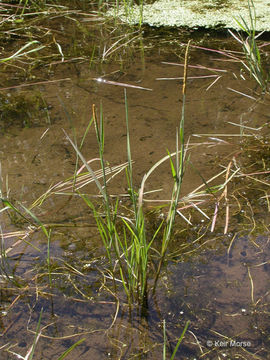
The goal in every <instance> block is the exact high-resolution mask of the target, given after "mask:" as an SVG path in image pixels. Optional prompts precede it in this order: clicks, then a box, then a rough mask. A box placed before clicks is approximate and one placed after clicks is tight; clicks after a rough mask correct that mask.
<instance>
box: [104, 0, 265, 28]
mask: <svg viewBox="0 0 270 360" xmlns="http://www.w3.org/2000/svg"><path fill="white" fill-rule="evenodd" d="M253 3H254V7H255V11H256V30H257V31H263V30H265V31H270V23H269V18H270V1H269V0H257V1H254V2H253ZM248 4H249V3H248V1H241V0H225V1H221V0H208V1H198V0H158V1H155V2H154V3H153V4H144V5H143V8H142V7H141V6H138V5H134V6H133V7H132V8H129V9H127V7H125V6H121V7H119V8H118V9H113V10H110V12H109V14H110V15H117V16H118V17H120V19H121V20H123V21H125V22H128V23H130V24H138V23H143V24H148V25H150V26H173V27H181V26H184V27H189V28H198V27H204V28H220V27H222V28H233V29H237V30H238V29H240V27H239V25H238V24H237V21H236V20H235V19H237V20H240V16H242V18H243V19H245V20H246V21H247V20H248V19H249V18H250V16H249V5H248ZM250 4H251V3H250ZM251 10H252V12H253V8H252V9H251Z"/></svg>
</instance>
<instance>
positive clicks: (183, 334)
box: [170, 320, 190, 360]
mask: <svg viewBox="0 0 270 360" xmlns="http://www.w3.org/2000/svg"><path fill="white" fill-rule="evenodd" d="M189 324H190V321H189V320H188V321H187V323H186V325H185V328H184V330H183V332H182V334H181V336H180V338H179V339H178V341H177V344H176V346H175V348H174V351H173V354H172V356H171V358H170V360H174V358H175V355H176V353H177V350H178V348H179V346H180V344H181V342H182V340H183V338H184V336H185V333H186V331H187V329H188V327H189Z"/></svg>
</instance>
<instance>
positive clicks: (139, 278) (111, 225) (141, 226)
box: [67, 46, 188, 306]
mask: <svg viewBox="0 0 270 360" xmlns="http://www.w3.org/2000/svg"><path fill="white" fill-rule="evenodd" d="M187 54H188V46H187V52H186V62H185V75H184V79H186V76H187V74H186V72H187V71H186V70H187ZM185 84H186V80H184V85H183V106H182V116H181V119H180V127H179V130H177V134H176V151H175V153H173V154H171V153H169V152H168V155H167V156H165V157H164V158H163V159H161V160H160V161H158V162H157V163H156V164H154V165H153V166H152V168H151V169H150V170H149V171H148V172H147V173H146V174H145V175H144V177H143V179H142V182H141V186H140V188H139V189H138V190H137V189H135V186H134V183H133V165H132V156H131V147H130V134H129V118H128V104H127V96H126V91H125V109H126V128H127V130H126V132H127V158H128V166H127V167H126V179H127V186H128V194H129V198H130V201H131V204H132V212H133V214H134V215H133V217H132V218H131V217H127V216H122V215H119V214H118V204H119V202H118V200H116V201H112V199H111V197H110V195H109V193H108V184H107V176H106V166H105V165H106V162H105V159H104V148H105V141H104V122H103V112H102V108H101V110H100V119H99V122H98V121H97V115H96V112H95V109H93V116H92V120H93V122H94V124H95V131H96V137H97V142H98V149H99V160H100V166H101V170H102V177H101V178H102V181H100V180H99V179H98V178H97V176H96V174H95V172H94V171H93V170H92V168H91V166H90V164H89V163H87V161H86V160H85V158H84V157H83V155H82V153H81V152H80V147H78V146H77V145H76V144H75V143H74V142H73V141H72V140H71V139H70V138H69V137H68V135H67V138H68V140H69V141H70V143H71V144H72V146H73V148H74V149H75V151H76V153H77V156H78V158H80V159H81V161H82V162H83V164H84V166H85V168H86V169H87V171H88V172H89V174H90V175H91V176H92V178H93V180H94V181H95V183H96V186H97V188H98V190H99V192H100V194H101V198H102V204H103V211H102V213H101V212H100V209H97V207H96V206H95V204H94V203H93V201H91V199H90V198H89V197H88V196H86V195H83V194H80V196H81V197H82V198H83V200H84V201H85V202H86V204H87V205H88V206H89V207H90V208H91V210H92V212H93V215H94V217H95V220H96V224H97V227H98V230H99V233H100V236H101V239H102V241H103V244H104V247H105V249H106V254H107V258H108V261H109V264H110V269H109V272H110V274H111V277H112V278H113V279H114V285H115V286H116V284H117V283H118V282H119V281H118V280H120V283H121V284H122V286H123V288H124V291H125V293H126V295H127V298H128V303H129V304H130V305H132V304H133V303H134V302H135V303H137V304H140V305H145V306H146V304H147V297H148V279H149V265H150V263H151V260H152V256H153V252H154V253H155V256H156V253H157V250H156V249H155V248H154V246H153V244H154V240H155V239H156V237H157V235H158V234H159V233H160V232H161V229H162V234H159V238H161V247H160V248H161V249H160V251H159V252H158V253H159V264H158V268H157V271H156V274H155V280H154V286H153V288H155V286H156V284H157V280H158V277H159V273H160V271H161V268H162V264H163V262H164V260H165V256H166V252H167V248H168V245H169V243H170V240H171V238H172V235H173V229H174V222H175V216H176V213H177V205H178V201H179V196H180V189H181V185H182V182H183V177H184V170H185V147H184V118H185V92H186V89H185ZM174 158H175V159H174ZM166 160H169V161H170V165H171V174H172V179H173V189H172V195H171V201H170V205H169V210H168V214H167V218H166V219H165V220H164V221H162V222H161V223H160V224H159V225H158V226H157V228H156V229H155V230H154V231H153V234H152V235H151V236H149V234H148V233H147V231H146V226H145V224H146V217H145V212H144V209H143V198H144V187H145V183H146V181H147V179H148V177H149V176H150V175H151V174H152V173H153V172H154V170H155V169H156V168H157V167H158V166H159V165H160V164H162V163H163V162H164V161H166ZM119 220H120V223H119ZM117 277H119V278H120V279H117Z"/></svg>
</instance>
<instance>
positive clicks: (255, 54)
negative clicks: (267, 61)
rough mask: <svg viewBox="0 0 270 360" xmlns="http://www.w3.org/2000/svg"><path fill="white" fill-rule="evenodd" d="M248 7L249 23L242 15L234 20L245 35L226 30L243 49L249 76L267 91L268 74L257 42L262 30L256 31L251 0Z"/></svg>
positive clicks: (243, 62) (254, 12)
mask: <svg viewBox="0 0 270 360" xmlns="http://www.w3.org/2000/svg"><path fill="white" fill-rule="evenodd" d="M248 9H249V23H248V22H247V20H245V19H244V18H243V17H242V16H240V20H237V19H236V18H235V21H236V22H237V24H238V25H239V27H240V28H241V30H242V31H243V33H244V34H246V37H245V38H244V37H243V36H242V35H241V34H240V33H238V35H236V34H235V33H233V32H232V31H231V30H228V31H229V33H230V34H231V35H232V36H233V37H234V39H236V40H237V41H238V42H239V43H240V44H241V46H242V49H243V51H244V54H245V57H246V62H245V61H242V64H243V65H244V67H245V68H246V69H247V70H248V71H249V73H250V76H251V77H253V78H254V79H255V80H256V82H257V83H258V84H259V86H260V87H261V89H262V91H263V92H265V91H268V90H269V88H268V80H269V74H267V73H266V72H265V70H264V67H263V64H262V60H261V53H260V48H259V46H258V43H257V39H258V38H259V37H260V36H261V35H262V33H263V32H264V31H262V32H260V33H259V34H257V33H256V20H257V16H256V8H255V5H254V2H253V0H248Z"/></svg>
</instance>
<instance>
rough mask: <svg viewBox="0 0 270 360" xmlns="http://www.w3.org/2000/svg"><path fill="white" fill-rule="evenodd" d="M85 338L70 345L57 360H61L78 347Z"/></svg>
mask: <svg viewBox="0 0 270 360" xmlns="http://www.w3.org/2000/svg"><path fill="white" fill-rule="evenodd" d="M84 340H85V338H83V339H80V340H79V341H77V342H76V343H75V344H73V345H71V346H70V347H69V348H68V349H67V350H66V351H65V352H64V353H63V354H62V355H61V356H60V357H59V358H58V359H57V360H63V359H64V358H65V357H66V356H67V355H68V354H69V353H70V352H71V351H72V350H73V349H75V347H77V346H78V345H80V344H81V343H82V342H84Z"/></svg>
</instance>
